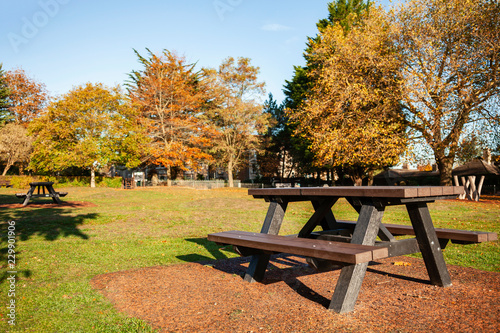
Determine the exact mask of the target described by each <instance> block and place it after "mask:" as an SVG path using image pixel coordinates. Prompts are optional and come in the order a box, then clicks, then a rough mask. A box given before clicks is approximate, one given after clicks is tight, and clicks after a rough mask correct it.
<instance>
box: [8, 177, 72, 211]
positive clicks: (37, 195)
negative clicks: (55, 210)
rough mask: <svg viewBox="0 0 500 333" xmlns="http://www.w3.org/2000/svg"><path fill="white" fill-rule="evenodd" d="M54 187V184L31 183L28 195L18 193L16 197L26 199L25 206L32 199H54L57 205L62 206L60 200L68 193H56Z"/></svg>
mask: <svg viewBox="0 0 500 333" xmlns="http://www.w3.org/2000/svg"><path fill="white" fill-rule="evenodd" d="M52 185H54V182H33V183H30V189H29V190H28V192H27V193H16V197H18V198H21V199H24V200H23V206H26V205H27V204H28V203H29V201H30V200H31V198H52V200H53V201H54V202H55V203H57V204H60V203H61V200H60V199H59V198H60V197H64V196H66V195H67V194H68V192H56V191H55V190H54V187H53V186H52ZM35 190H37V193H35ZM40 190H41V193H40ZM45 190H47V192H46V191H45Z"/></svg>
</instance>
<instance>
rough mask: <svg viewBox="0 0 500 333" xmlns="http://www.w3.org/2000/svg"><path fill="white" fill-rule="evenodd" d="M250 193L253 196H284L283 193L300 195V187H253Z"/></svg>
mask: <svg viewBox="0 0 500 333" xmlns="http://www.w3.org/2000/svg"><path fill="white" fill-rule="evenodd" d="M248 194H249V195H253V196H256V195H257V196H282V195H297V196H299V195H300V188H296V187H293V188H262V189H260V188H251V189H248Z"/></svg>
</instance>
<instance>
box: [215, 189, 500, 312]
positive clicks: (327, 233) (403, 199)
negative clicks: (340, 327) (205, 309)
mask: <svg viewBox="0 0 500 333" xmlns="http://www.w3.org/2000/svg"><path fill="white" fill-rule="evenodd" d="M463 191H464V189H463V187H459V186H454V187H451V186H428V187H411V186H362V187H354V186H353V187H327V188H325V187H321V188H319V187H318V188H275V189H250V190H249V191H248V194H249V195H253V197H254V198H257V199H264V200H266V201H267V202H269V208H268V211H267V215H266V217H265V220H264V223H263V226H262V229H261V231H260V233H252V232H244V231H226V232H219V233H214V234H210V235H208V240H211V241H214V242H216V243H219V244H231V245H233V246H234V247H235V250H236V251H237V252H238V253H240V254H241V255H243V256H248V255H251V256H252V257H251V261H250V265H249V267H248V269H247V271H246V274H245V277H244V280H246V281H248V282H255V281H262V280H263V278H264V274H265V271H266V268H267V265H268V263H269V260H270V256H271V254H274V253H289V254H294V255H301V256H305V257H308V259H311V260H308V262H310V263H311V264H313V266H316V267H318V268H321V267H322V266H324V265H325V264H326V265H328V264H331V263H335V264H340V265H342V270H341V273H340V277H339V279H338V281H337V285H336V288H335V291H334V293H333V297H332V299H331V302H330V305H329V309H331V310H334V311H336V312H338V313H344V312H349V311H352V310H353V309H354V305H355V303H356V300H357V297H358V293H359V291H360V288H361V284H362V282H363V279H364V276H365V273H366V270H367V267H368V264H369V262H370V261H372V260H377V259H383V258H388V257H395V256H400V255H406V254H412V253H418V252H421V253H422V257H423V260H424V262H425V266H426V268H427V272H428V274H429V278H430V282H431V283H432V284H434V285H438V286H442V287H447V286H450V285H451V279H450V275H449V273H448V269H447V267H446V263H445V261H444V257H443V254H442V249H444V247H445V246H446V245H447V244H448V242H449V241H450V240H451V241H452V242H456V243H461V244H470V243H478V242H483V241H492V240H496V239H497V235H496V234H495V233H489V232H478V231H465V230H454V229H435V228H434V225H433V222H432V219H431V215H430V213H429V207H428V203H431V202H434V201H435V200H442V199H454V198H456V197H457V196H458V195H459V194H461V193H462V192H463ZM340 198H345V199H346V200H347V201H348V202H349V204H350V205H351V206H352V207H353V208H354V209H355V210H356V211H357V212H358V213H359V216H358V219H357V221H340V220H337V219H336V218H335V216H334V214H333V212H332V207H333V205H334V204H335V203H336V202H337V201H338V200H339V199H340ZM299 201H310V202H311V203H312V205H313V207H314V213H313V214H312V216H311V217H310V218H309V220H308V221H307V222H306V223H305V225H304V226H303V227H302V229H301V230H300V232H299V233H298V235H288V236H280V235H278V233H279V230H280V227H281V224H282V222H283V218H284V216H285V212H286V209H287V206H288V204H289V203H291V202H299ZM395 205H404V206H406V210H407V212H408V216H409V219H410V221H411V226H410V225H394V224H383V223H382V217H383V214H384V210H385V208H386V207H388V206H395ZM317 227H319V229H321V230H320V231H317V230H316V229H318V228H317ZM397 235H415V238H405V239H396V237H395V236H397ZM377 237H378V240H377Z"/></svg>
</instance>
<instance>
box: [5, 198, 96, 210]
mask: <svg viewBox="0 0 500 333" xmlns="http://www.w3.org/2000/svg"><path fill="white" fill-rule="evenodd" d="M96 206H97V205H96V204H94V203H91V202H83V201H61V203H60V204H56V203H54V202H53V201H52V200H50V201H45V202H42V201H33V202H32V201H30V202H29V203H28V205H26V206H23V204H22V203H15V204H0V209H1V208H6V209H12V208H28V207H31V208H84V207H96Z"/></svg>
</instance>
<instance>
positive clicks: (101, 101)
mask: <svg viewBox="0 0 500 333" xmlns="http://www.w3.org/2000/svg"><path fill="white" fill-rule="evenodd" d="M137 117H138V114H137V110H136V109H135V108H133V107H131V105H130V103H129V101H128V100H127V99H126V97H125V96H124V95H123V94H122V93H121V91H120V89H119V88H118V87H115V88H107V87H105V86H104V85H102V84H100V83H98V84H91V83H87V84H85V85H81V86H78V87H75V88H73V89H72V90H71V91H70V92H68V93H67V94H65V95H62V96H61V97H60V98H58V99H57V100H55V101H53V102H51V103H50V105H49V107H48V112H47V113H46V114H44V115H43V116H42V117H40V118H37V119H35V120H34V121H33V122H32V124H31V125H30V128H29V129H30V131H31V133H37V136H36V141H35V142H34V152H33V154H32V159H31V163H30V168H31V169H33V170H35V171H42V172H57V171H62V170H64V169H66V168H70V167H78V168H85V169H89V170H90V172H91V183H90V184H91V187H95V173H96V171H97V170H99V168H101V167H105V166H109V165H112V164H124V165H125V166H127V167H135V166H137V165H138V164H139V163H140V159H139V158H140V151H141V150H142V148H141V147H142V145H143V144H144V137H143V135H142V132H141V128H140V126H138V120H137Z"/></svg>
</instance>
